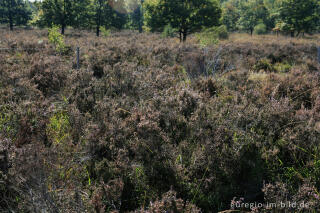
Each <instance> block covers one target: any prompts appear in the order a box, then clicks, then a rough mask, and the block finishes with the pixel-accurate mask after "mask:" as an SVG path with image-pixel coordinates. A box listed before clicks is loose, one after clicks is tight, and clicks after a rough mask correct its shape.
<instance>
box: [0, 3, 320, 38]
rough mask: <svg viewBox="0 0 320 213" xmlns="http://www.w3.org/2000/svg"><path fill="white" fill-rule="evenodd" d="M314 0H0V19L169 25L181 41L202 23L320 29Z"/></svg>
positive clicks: (260, 29)
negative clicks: (33, 0) (32, 0)
mask: <svg viewBox="0 0 320 213" xmlns="http://www.w3.org/2000/svg"><path fill="white" fill-rule="evenodd" d="M319 16H320V1H318V0H220V1H218V0H43V1H41V2H32V3H31V2H29V1H28V0H1V1H0V23H2V24H8V26H9V28H10V30H13V28H14V26H19V25H33V26H38V27H51V26H52V25H58V26H60V27H61V33H62V34H64V32H65V29H66V27H73V28H77V29H94V30H95V32H96V35H97V36H99V35H100V30H101V27H105V28H106V29H110V28H115V29H119V30H120V29H134V30H139V32H142V31H143V30H146V31H152V32H157V31H163V29H164V28H165V27H166V26H168V25H170V26H172V28H174V29H175V32H176V33H177V35H178V36H179V38H180V40H181V41H185V40H186V39H187V36H188V35H189V34H191V33H194V32H197V31H200V30H202V29H204V28H209V27H213V26H219V25H222V24H223V25H225V26H226V27H227V29H228V31H230V32H235V31H247V32H248V33H250V34H251V35H252V34H253V33H254V32H257V33H258V34H259V33H266V32H270V31H274V32H276V33H279V32H282V33H286V34H289V35H291V36H298V35H300V34H301V33H314V32H319V29H320V17H319Z"/></svg>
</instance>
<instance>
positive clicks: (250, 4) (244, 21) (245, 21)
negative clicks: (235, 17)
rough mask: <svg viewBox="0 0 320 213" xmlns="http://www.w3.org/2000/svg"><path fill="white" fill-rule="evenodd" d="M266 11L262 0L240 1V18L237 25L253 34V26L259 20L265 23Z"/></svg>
mask: <svg viewBox="0 0 320 213" xmlns="http://www.w3.org/2000/svg"><path fill="white" fill-rule="evenodd" d="M267 17H268V11H267V9H266V8H265V6H264V4H263V1H262V0H248V1H242V2H241V4H240V19H239V21H238V25H239V27H240V28H241V29H243V30H248V31H249V32H250V35H252V34H253V30H254V27H255V26H256V25H257V24H258V23H259V22H260V23H261V22H263V23H265V20H266V18H267Z"/></svg>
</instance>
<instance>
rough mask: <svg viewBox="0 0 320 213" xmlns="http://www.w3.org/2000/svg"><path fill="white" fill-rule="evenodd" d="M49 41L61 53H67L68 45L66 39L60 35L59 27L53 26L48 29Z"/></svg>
mask: <svg viewBox="0 0 320 213" xmlns="http://www.w3.org/2000/svg"><path fill="white" fill-rule="evenodd" d="M48 33H49V34H48V39H49V42H50V43H51V44H53V45H54V46H55V48H56V50H57V51H58V52H59V53H63V52H65V51H66V45H65V43H64V37H63V35H62V34H61V33H59V26H56V25H53V26H52V27H51V28H50V29H48Z"/></svg>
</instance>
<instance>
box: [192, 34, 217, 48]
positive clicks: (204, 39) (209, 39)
mask: <svg viewBox="0 0 320 213" xmlns="http://www.w3.org/2000/svg"><path fill="white" fill-rule="evenodd" d="M196 38H197V40H198V41H199V43H200V46H202V47H205V46H211V45H215V44H217V43H219V39H218V37H217V34H216V33H215V32H212V31H206V30H205V31H203V32H200V33H197V34H196Z"/></svg>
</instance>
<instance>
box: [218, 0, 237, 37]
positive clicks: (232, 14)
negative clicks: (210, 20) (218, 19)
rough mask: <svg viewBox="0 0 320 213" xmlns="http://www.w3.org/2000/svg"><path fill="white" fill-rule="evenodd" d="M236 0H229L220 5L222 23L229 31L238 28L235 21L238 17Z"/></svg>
mask: <svg viewBox="0 0 320 213" xmlns="http://www.w3.org/2000/svg"><path fill="white" fill-rule="evenodd" d="M238 1H239V0H230V1H227V2H225V3H224V4H223V5H222V23H223V24H224V25H225V26H226V27H227V29H228V31H230V32H234V31H237V30H238V26H237V22H238V20H239V18H240V11H239V8H238V4H237V3H238Z"/></svg>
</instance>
